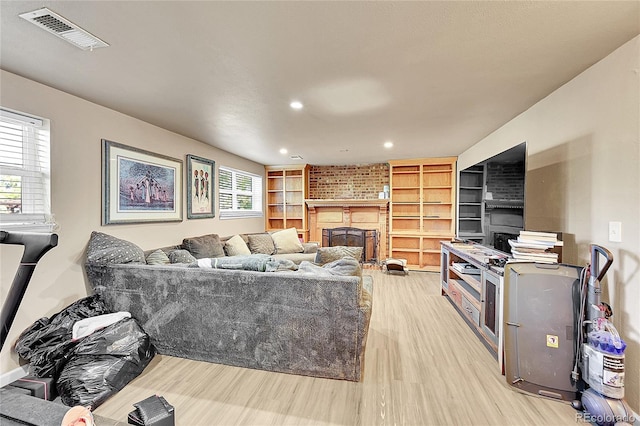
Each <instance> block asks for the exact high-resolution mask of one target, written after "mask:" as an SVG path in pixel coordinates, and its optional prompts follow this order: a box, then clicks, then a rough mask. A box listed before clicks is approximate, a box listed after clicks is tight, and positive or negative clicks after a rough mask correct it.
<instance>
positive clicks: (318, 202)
mask: <svg viewBox="0 0 640 426" xmlns="http://www.w3.org/2000/svg"><path fill="white" fill-rule="evenodd" d="M304 202H305V203H307V206H309V207H346V206H348V207H358V206H364V207H367V206H377V207H386V206H387V204H389V200H388V199H373V200H355V199H350V198H346V199H306V200H304Z"/></svg>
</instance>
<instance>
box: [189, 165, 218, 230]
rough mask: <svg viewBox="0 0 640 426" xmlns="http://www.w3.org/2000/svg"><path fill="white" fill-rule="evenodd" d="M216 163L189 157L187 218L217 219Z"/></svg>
mask: <svg viewBox="0 0 640 426" xmlns="http://www.w3.org/2000/svg"><path fill="white" fill-rule="evenodd" d="M215 175H216V162H215V161H213V160H207V159H206V158H202V157H196V156H195V155H190V154H189V155H187V218H188V219H201V218H206V217H215V211H214V207H213V205H214V204H213V188H215Z"/></svg>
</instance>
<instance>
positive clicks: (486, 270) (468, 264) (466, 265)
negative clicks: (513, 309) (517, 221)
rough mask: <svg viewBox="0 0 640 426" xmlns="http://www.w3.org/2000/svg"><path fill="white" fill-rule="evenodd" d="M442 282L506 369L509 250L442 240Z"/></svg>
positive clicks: (444, 294) (442, 288) (446, 293)
mask: <svg viewBox="0 0 640 426" xmlns="http://www.w3.org/2000/svg"><path fill="white" fill-rule="evenodd" d="M440 246H441V247H440V252H441V262H440V283H441V291H442V295H443V296H447V297H449V299H450V300H451V302H452V303H453V305H454V306H455V307H456V308H457V309H458V311H459V312H460V314H461V315H462V317H463V318H464V319H465V320H466V322H467V324H469V325H470V326H471V327H472V328H473V330H474V331H475V332H476V334H477V335H479V336H480V337H481V338H482V339H483V341H484V342H485V346H487V347H488V348H489V349H490V350H491V351H492V352H493V354H494V355H495V356H496V357H497V359H498V366H499V368H500V371H501V372H503V373H504V368H503V353H504V352H503V339H502V336H503V330H502V318H503V311H504V304H503V285H504V268H503V267H500V266H497V264H498V263H500V260H505V261H506V260H507V259H508V258H509V256H508V255H507V254H506V253H503V252H500V251H497V250H494V249H491V248H488V247H485V246H482V245H479V244H474V243H464V242H448V241H442V242H441V243H440Z"/></svg>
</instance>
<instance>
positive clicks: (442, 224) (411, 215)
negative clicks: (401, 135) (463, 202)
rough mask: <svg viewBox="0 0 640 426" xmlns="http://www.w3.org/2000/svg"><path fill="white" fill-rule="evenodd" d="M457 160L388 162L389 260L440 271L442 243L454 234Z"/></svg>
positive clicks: (426, 159)
mask: <svg viewBox="0 0 640 426" xmlns="http://www.w3.org/2000/svg"><path fill="white" fill-rule="evenodd" d="M456 160H457V158H456V157H444V158H421V159H414V160H393V161H389V165H390V170H389V177H390V186H391V202H390V207H389V257H393V258H400V259H406V260H407V266H408V267H409V268H410V269H414V270H425V271H433V272H436V271H439V269H440V241H442V240H451V238H452V237H453V236H454V234H455V209H456V200H455V197H456V193H455V191H456V183H455V180H456Z"/></svg>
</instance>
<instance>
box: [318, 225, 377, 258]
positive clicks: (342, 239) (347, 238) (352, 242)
mask: <svg viewBox="0 0 640 426" xmlns="http://www.w3.org/2000/svg"><path fill="white" fill-rule="evenodd" d="M335 246H347V247H362V259H360V261H361V262H364V263H374V264H375V263H378V231H377V230H375V229H360V228H352V227H343V228H328V229H323V230H322V247H335Z"/></svg>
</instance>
